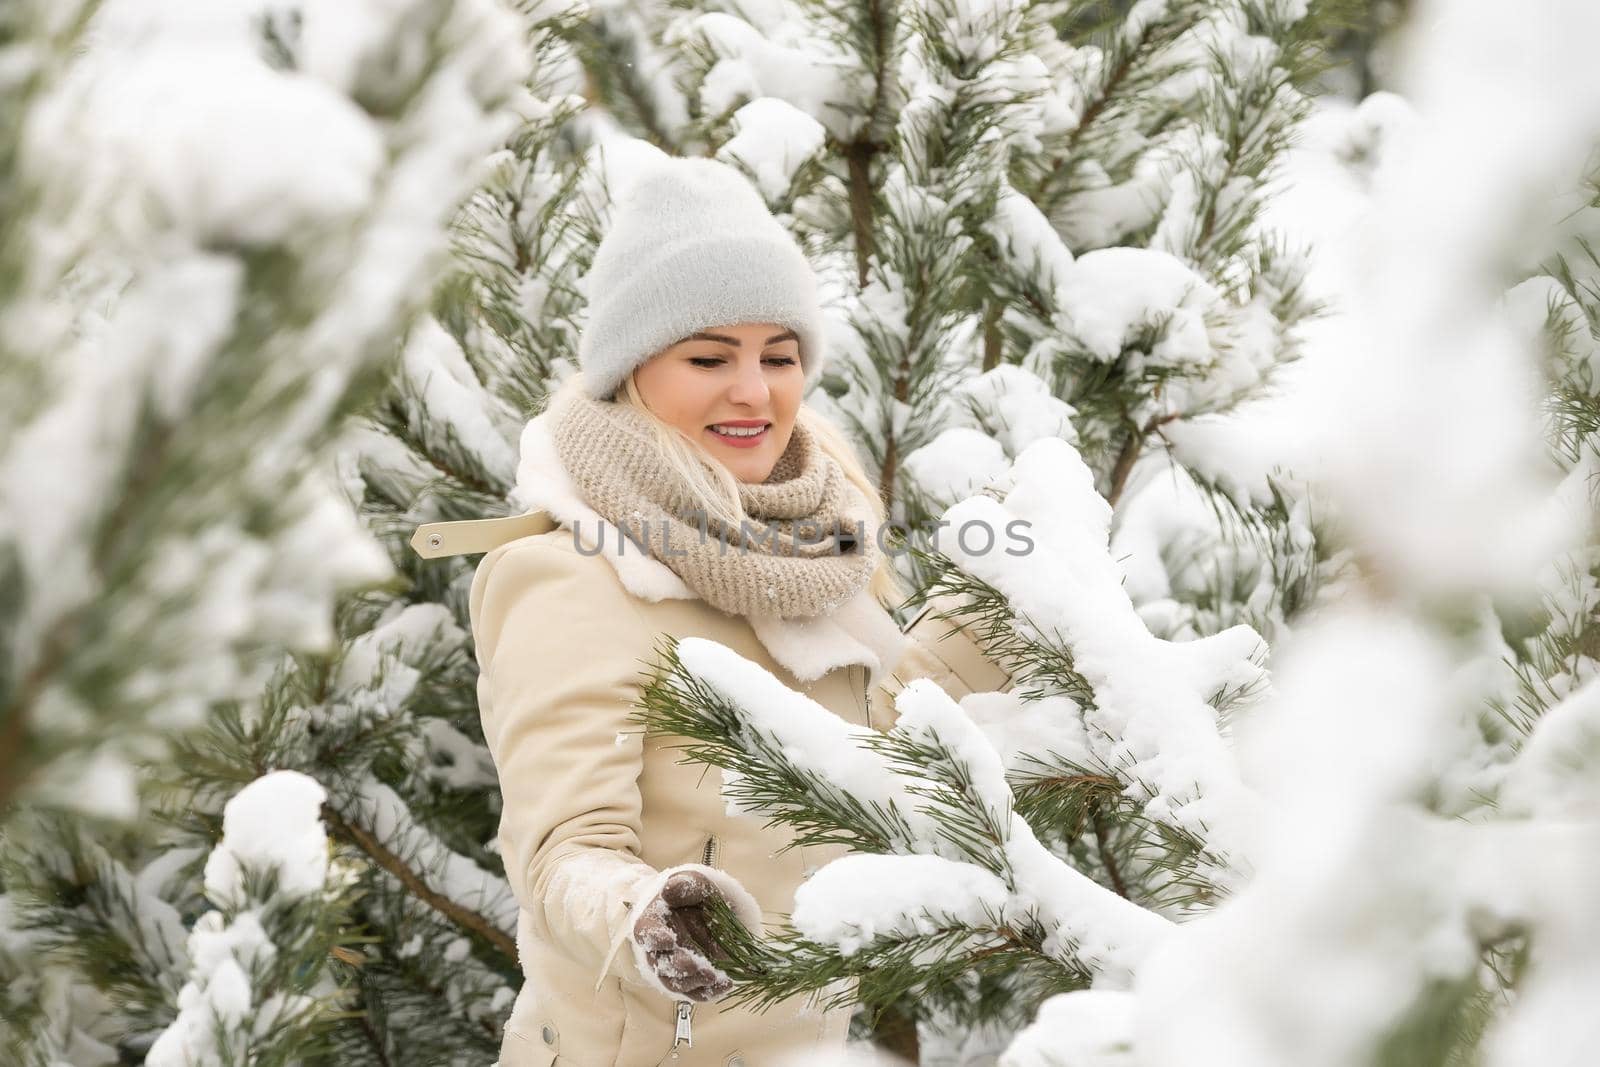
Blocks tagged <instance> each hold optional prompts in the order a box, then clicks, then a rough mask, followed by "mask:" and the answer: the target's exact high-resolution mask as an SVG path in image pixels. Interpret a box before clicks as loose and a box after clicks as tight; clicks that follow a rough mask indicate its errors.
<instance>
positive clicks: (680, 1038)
mask: <svg viewBox="0 0 1600 1067" xmlns="http://www.w3.org/2000/svg"><path fill="white" fill-rule="evenodd" d="M693 1017H694V1001H692V1000H680V1001H678V1029H677V1032H676V1033H674V1034H673V1035H672V1048H671V1049H670V1051H671V1053H672V1054H673V1055H674V1056H676V1055H677V1054H678V1046H679V1045H688V1046H689V1047H690V1048H694V1037H693V1036H692V1035H691V1033H690V1026H689V1020H690V1019H692V1018H693Z"/></svg>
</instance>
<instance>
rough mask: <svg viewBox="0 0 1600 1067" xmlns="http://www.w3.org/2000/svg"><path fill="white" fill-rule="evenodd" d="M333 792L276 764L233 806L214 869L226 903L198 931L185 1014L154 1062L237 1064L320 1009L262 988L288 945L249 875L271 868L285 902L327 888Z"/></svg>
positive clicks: (217, 895)
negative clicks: (275, 937) (276, 940)
mask: <svg viewBox="0 0 1600 1067" xmlns="http://www.w3.org/2000/svg"><path fill="white" fill-rule="evenodd" d="M325 798H326V793H325V791H324V790H323V788H322V786H320V785H319V784H318V783H317V782H316V780H315V779H312V778H310V777H308V776H306V775H304V774H301V773H300V772H298V771H273V772H270V773H268V774H266V775H263V776H262V777H260V778H258V779H256V780H255V781H254V782H251V783H250V784H249V785H247V786H245V787H244V788H243V789H241V790H240V791H239V792H238V794H237V795H235V796H234V797H233V798H232V799H231V800H229V801H228V803H227V805H226V806H225V807H224V809H223V831H222V841H221V843H220V844H218V846H217V848H216V850H215V851H213V852H212V854H211V856H210V858H208V859H207V861H206V872H205V885H206V894H207V895H208V896H209V897H210V898H211V900H212V902H213V903H215V904H216V905H217V906H218V909H219V910H216V911H209V912H207V913H206V914H205V915H202V916H201V917H200V919H199V920H198V921H196V923H195V926H194V929H193V930H192V931H191V933H190V935H189V958H190V971H189V973H190V978H189V981H188V982H187V983H186V984H185V985H184V987H183V989H182V991H181V992H180V993H179V994H178V1017H177V1018H176V1019H174V1020H173V1022H172V1025H171V1026H169V1027H168V1028H167V1029H166V1030H165V1031H163V1032H162V1034H161V1036H160V1037H159V1038H157V1039H156V1042H155V1044H154V1045H152V1046H151V1048H150V1052H149V1053H148V1055H147V1056H146V1058H145V1062H146V1063H148V1064H151V1065H152V1067H212V1065H221V1064H224V1063H232V1062H237V1061H238V1060H239V1059H240V1058H241V1057H243V1056H244V1055H245V1054H246V1053H247V1052H248V1050H250V1049H251V1048H252V1047H254V1041H255V1040H256V1039H258V1038H260V1037H262V1036H264V1035H266V1034H269V1033H271V1032H272V1031H273V1029H274V1028H275V1027H280V1026H284V1025H294V1024H295V1023H297V1022H299V1021H301V1020H303V1019H304V1018H305V1017H306V1015H307V1014H308V1013H309V1012H311V1011H313V1010H314V1009H315V1007H316V1000H315V999H314V998H313V997H310V996H308V995H306V994H297V993H288V992H284V991H273V992H270V993H268V994H267V995H266V996H261V995H260V991H259V990H258V989H257V988H256V982H257V981H258V979H259V977H260V976H261V975H262V974H263V973H264V972H265V970H266V969H267V968H268V966H270V964H271V963H272V961H273V960H274V958H275V957H276V956H277V955H278V953H279V948H278V946H277V945H275V944H273V942H272V940H271V938H270V937H269V936H268V934H267V931H266V928H265V927H264V926H263V925H262V909H263V907H265V906H266V905H267V903H268V902H267V901H264V900H259V899H256V898H255V897H253V896H252V894H251V893H250V892H249V891H248V890H247V888H246V873H247V872H248V873H249V875H250V876H252V877H264V876H267V875H271V876H272V877H273V880H274V884H275V886H276V893H277V894H278V895H279V896H280V897H281V899H282V900H293V899H296V898H299V897H304V896H308V895H310V894H314V893H317V892H319V891H321V890H322V889H323V887H324V885H325V883H326V880H327V875H328V841H327V835H326V832H325V831H324V830H323V827H322V818H321V809H322V802H323V800H324V799H325Z"/></svg>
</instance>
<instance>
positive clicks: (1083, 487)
mask: <svg viewBox="0 0 1600 1067" xmlns="http://www.w3.org/2000/svg"><path fill="white" fill-rule="evenodd" d="M1010 482H1011V485H1010V488H1009V490H1008V491H1007V492H1006V494H1005V497H1004V500H1003V501H998V500H994V499H992V498H989V497H973V498H970V499H968V500H964V501H962V502H961V503H958V504H956V505H955V506H953V507H951V508H949V509H948V510H946V511H945V512H944V514H943V515H942V516H941V518H942V519H943V520H945V521H947V522H949V523H950V524H951V525H953V526H957V527H959V526H960V525H961V524H962V523H964V522H969V521H977V522H984V523H987V524H988V525H989V526H990V527H991V528H993V529H997V530H999V529H1006V528H1007V524H1008V523H1009V522H1011V521H1013V520H1018V519H1020V520H1024V521H1027V522H1028V523H1030V524H1031V525H1030V527H1029V536H1030V537H1031V538H1032V539H1033V540H1034V542H1035V545H1036V547H1035V548H1034V549H1033V550H1032V551H1031V552H1029V553H1027V554H1025V555H1022V556H1011V555H1007V554H1005V553H986V554H979V555H971V554H967V553H965V552H963V551H961V547H960V545H959V544H957V545H955V546H953V547H954V550H953V551H952V552H951V556H952V558H953V559H955V560H956V562H957V564H958V566H960V567H961V569H962V570H964V571H966V572H968V573H970V574H972V575H973V576H975V577H977V578H980V579H982V580H983V581H985V582H987V583H989V584H990V585H992V586H994V587H995V588H996V589H998V590H999V591H1000V592H1001V593H1003V594H1004V595H1005V596H1006V597H1007V599H1008V601H1009V603H1010V604H1011V606H1012V608H1013V610H1014V611H1015V612H1016V613H1018V614H1020V615H1023V616H1025V617H1027V618H1028V619H1029V620H1030V621H1031V622H1032V623H1033V625H1034V626H1036V627H1037V628H1038V629H1039V630H1040V634H1039V636H1041V637H1043V638H1044V639H1046V640H1053V641H1057V642H1060V643H1063V644H1064V645H1065V647H1068V648H1070V649H1071V650H1072V655H1073V660H1074V663H1075V664H1076V668H1077V670H1078V671H1079V672H1080V673H1081V674H1082V675H1083V676H1084V677H1085V678H1086V679H1087V680H1088V681H1089V683H1090V684H1091V686H1092V687H1093V691H1094V694H1095V706H1094V708H1093V709H1091V710H1088V711H1086V712H1085V716H1084V721H1085V725H1086V726H1087V727H1088V729H1089V731H1090V737H1091V745H1092V747H1093V748H1094V750H1095V753H1096V757H1097V759H1098V761H1099V762H1100V763H1101V764H1102V765H1104V766H1106V767H1107V768H1110V769H1111V770H1113V771H1114V772H1115V773H1117V774H1118V775H1119V776H1121V777H1123V778H1125V779H1126V780H1129V781H1136V782H1139V783H1141V785H1140V789H1141V790H1142V791H1144V794H1145V795H1143V796H1142V797H1141V799H1142V801H1143V804H1144V810H1145V814H1146V815H1148V816H1150V817H1151V818H1153V819H1155V820H1157V821H1158V822H1168V823H1170V824H1172V825H1174V826H1176V827H1179V828H1182V829H1185V830H1188V831H1191V832H1194V833H1197V834H1199V835H1200V836H1201V837H1202V838H1204V839H1206V840H1207V841H1208V842H1209V843H1210V845H1211V846H1212V847H1213V848H1214V849H1215V850H1216V851H1217V852H1218V853H1219V854H1220V855H1222V856H1232V857H1233V858H1234V859H1235V860H1237V861H1243V859H1244V856H1243V854H1242V852H1241V849H1242V848H1243V845H1244V841H1243V834H1244V829H1245V827H1244V824H1245V820H1246V819H1247V818H1248V816H1249V813H1250V811H1251V810H1252V809H1253V807H1254V803H1255V802H1254V800H1253V798H1252V797H1251V795H1250V791H1249V790H1248V789H1247V788H1245V786H1244V785H1243V783H1242V781H1241V780H1240V778H1239V772H1238V767H1237V765H1236V763H1235V760H1234V757H1233V754H1232V752H1231V751H1230V748H1229V745H1228V744H1227V743H1226V742H1225V741H1224V739H1223V737H1222V735H1221V733H1220V732H1219V724H1218V721H1217V715H1216V711H1215V710H1214V709H1213V708H1212V707H1211V706H1210V704H1209V703H1208V702H1207V700H1208V698H1209V697H1210V696H1211V695H1212V694H1213V693H1214V692H1216V691H1217V690H1219V689H1221V688H1223V687H1228V688H1238V687H1242V686H1247V685H1248V686H1255V687H1258V688H1259V687H1260V686H1261V685H1262V684H1263V682H1264V675H1263V673H1262V670H1261V667H1260V665H1259V659H1260V658H1261V656H1262V655H1263V654H1264V652H1265V649H1264V646H1263V643H1262V641H1261V638H1260V636H1259V635H1257V634H1256V633H1255V632H1254V631H1253V630H1251V629H1250V627H1248V626H1243V625H1238V626H1232V627H1229V628H1228V629H1226V630H1224V631H1222V632H1220V633H1217V634H1213V635H1211V636H1208V637H1205V638H1201V639H1199V640H1195V641H1188V642H1181V643H1176V642H1168V641H1162V640H1160V639H1158V638H1156V637H1154V636H1152V635H1151V633H1150V631H1149V629H1148V627H1146V625H1145V624H1144V622H1143V620H1142V619H1141V618H1140V617H1139V615H1138V613H1137V611H1136V610H1135V609H1134V607H1133V604H1132V602H1131V600H1130V599H1129V597H1128V593H1127V591H1126V589H1125V588H1124V587H1123V584H1122V575H1121V574H1120V573H1119V569H1118V567H1117V565H1116V563H1115V561H1114V560H1113V559H1112V558H1111V556H1110V554H1109V552H1108V550H1107V539H1108V533H1109V525H1110V517H1111V513H1110V508H1109V506H1108V505H1107V503H1106V501H1105V498H1104V497H1102V496H1101V495H1100V494H1099V493H1098V492H1097V491H1096V490H1095V487H1094V479H1093V475H1092V473H1091V472H1090V470H1089V468H1088V467H1087V466H1086V465H1085V464H1084V462H1083V460H1082V458H1081V457H1080V456H1079V455H1078V453H1077V452H1076V450H1074V449H1073V448H1072V446H1071V445H1069V444H1067V443H1066V442H1065V441H1060V440H1056V439H1050V438H1047V439H1043V440H1040V441H1038V442H1035V443H1034V444H1033V445H1032V446H1030V447H1029V448H1028V449H1027V450H1026V451H1025V452H1024V453H1023V454H1022V455H1021V456H1019V457H1018V458H1017V461H1016V463H1015V464H1014V465H1013V468H1012V472H1011V476H1010ZM1213 873H1214V874H1215V876H1216V877H1218V878H1222V879H1224V880H1227V874H1226V872H1225V871H1223V870H1218V871H1215V872H1213Z"/></svg>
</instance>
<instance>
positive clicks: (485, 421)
mask: <svg viewBox="0 0 1600 1067" xmlns="http://www.w3.org/2000/svg"><path fill="white" fill-rule="evenodd" d="M401 367H402V368H403V369H404V372H405V377H406V381H407V382H408V383H409V384H410V385H411V387H412V388H413V389H415V390H416V393H417V396H418V397H419V402H420V403H421V405H422V406H423V408H424V409H425V410H426V411H427V412H428V422H429V425H430V427H436V428H437V432H438V433H439V434H440V435H441V438H440V445H441V446H442V445H443V444H444V442H445V440H446V439H447V438H445V437H444V435H446V434H452V435H454V439H453V442H452V445H453V447H457V448H462V449H465V450H466V452H467V453H468V454H469V455H470V456H472V458H473V459H474V460H475V461H476V462H478V463H481V464H482V465H483V468H484V470H485V472H486V473H487V474H488V475H489V476H490V477H492V478H494V479H495V480H496V481H499V482H510V481H512V480H513V479H514V478H515V477H516V470H517V454H516V450H515V448H513V446H512V443H511V441H510V440H509V439H508V438H507V437H506V435H505V434H504V433H502V432H501V431H500V429H499V428H497V426H496V425H495V420H494V414H495V413H496V412H497V411H502V412H503V413H504V415H505V417H506V418H507V419H509V418H510V416H511V413H510V412H509V411H506V410H505V406H504V404H503V402H502V401H500V400H499V399H498V398H496V397H495V396H493V394H491V393H489V392H488V391H487V390H486V389H484V387H483V385H482V384H480V383H479V381H478V376H477V374H476V373H475V372H474V371H473V369H472V368H471V367H470V366H469V365H468V364H467V359H466V356H465V355H463V354H462V351H461V346H460V345H459V344H457V343H456V339H455V338H454V337H452V336H450V334H449V333H447V332H445V329H444V327H443V326H441V325H439V321H438V320H437V319H435V318H434V317H433V316H431V315H425V316H423V317H422V319H421V320H420V321H419V322H418V323H417V325H416V327H415V328H414V329H413V330H412V332H411V336H410V338H408V340H407V343H406V345H405V348H404V350H403V353H402V356H401Z"/></svg>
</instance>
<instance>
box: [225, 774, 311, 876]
mask: <svg viewBox="0 0 1600 1067" xmlns="http://www.w3.org/2000/svg"><path fill="white" fill-rule="evenodd" d="M325 799H327V791H326V790H324V789H323V788H322V786H321V785H320V784H319V783H318V782H317V780H316V779H314V778H311V777H310V776H308V775H305V774H302V773H300V772H299V771H271V772H269V773H267V774H265V775H262V776H261V777H260V778H257V779H256V780H255V781H253V782H251V783H250V784H249V785H247V786H245V787H244V788H243V789H241V790H239V792H238V793H236V794H234V796H233V798H232V799H230V800H229V801H228V803H227V804H226V805H225V806H224V807H223V809H222V841H221V843H219V844H218V845H217V847H216V849H215V850H213V851H212V853H211V856H210V858H209V859H207V860H206V871H205V885H206V895H207V896H209V897H210V898H211V899H212V901H214V902H215V903H217V904H218V905H219V906H222V907H239V906H242V902H243V901H244V899H245V889H244V872H245V870H246V869H251V870H259V871H263V872H265V871H271V872H274V873H275V874H276V875H277V880H278V881H277V884H278V891H279V892H280V893H282V894H284V895H286V896H289V897H296V896H304V895H305V894H308V893H315V892H317V891H318V890H320V889H321V888H322V885H323V882H324V880H325V879H326V878H327V874H328V838H327V834H326V832H325V831H324V830H323V828H322V802H323V801H324V800H325Z"/></svg>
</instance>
